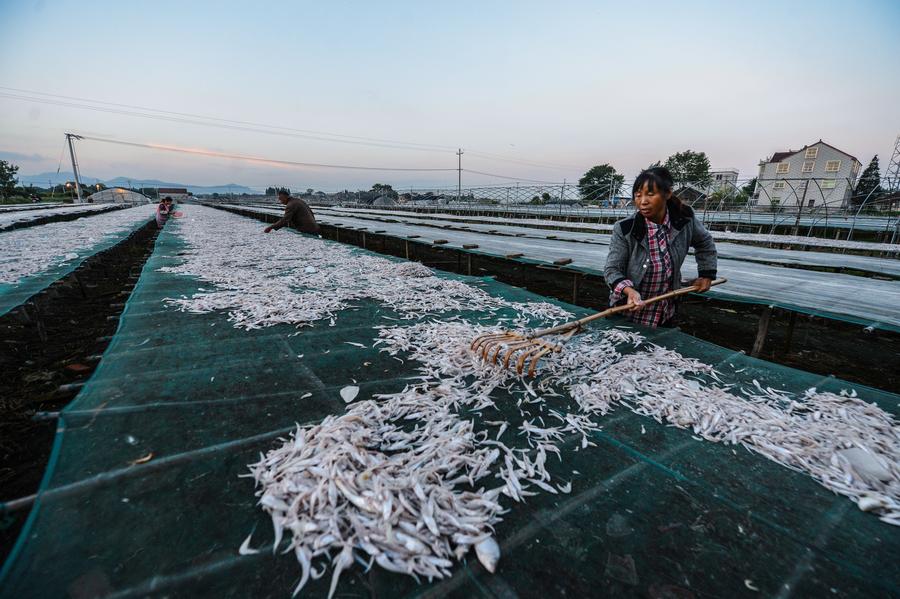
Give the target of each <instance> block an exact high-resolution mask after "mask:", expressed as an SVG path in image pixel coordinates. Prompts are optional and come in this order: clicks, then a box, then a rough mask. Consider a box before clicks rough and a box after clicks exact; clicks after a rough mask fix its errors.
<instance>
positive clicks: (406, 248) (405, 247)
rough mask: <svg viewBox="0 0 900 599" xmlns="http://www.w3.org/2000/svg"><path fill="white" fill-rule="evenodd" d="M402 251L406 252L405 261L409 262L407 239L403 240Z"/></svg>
mask: <svg viewBox="0 0 900 599" xmlns="http://www.w3.org/2000/svg"><path fill="white" fill-rule="evenodd" d="M403 245H404V249H405V250H406V259H407V260H409V239H404V240H403Z"/></svg>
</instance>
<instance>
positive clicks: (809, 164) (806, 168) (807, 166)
mask: <svg viewBox="0 0 900 599" xmlns="http://www.w3.org/2000/svg"><path fill="white" fill-rule="evenodd" d="M814 168H816V161H815V160H807V161H806V162H804V163H803V170H802V171H801V172H804V173H811V172H813V169H814Z"/></svg>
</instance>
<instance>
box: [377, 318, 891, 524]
mask: <svg viewBox="0 0 900 599" xmlns="http://www.w3.org/2000/svg"><path fill="white" fill-rule="evenodd" d="M469 331H471V327H470V326H460V324H459V323H447V322H443V323H438V322H433V323H421V324H418V325H414V326H412V327H404V328H391V329H382V331H381V336H382V343H383V345H384V346H385V349H386V350H387V351H391V352H392V353H395V352H401V351H402V352H408V353H410V354H411V356H412V357H413V358H414V359H416V360H418V361H420V362H422V363H423V364H424V365H425V366H424V367H423V369H422V372H423V373H432V376H434V375H435V374H436V376H437V378H436V379H435V380H440V381H445V380H447V379H448V378H452V379H454V380H459V379H460V378H466V377H469V378H471V377H473V376H474V380H472V381H471V382H469V383H468V384H469V388H470V390H471V392H472V393H473V394H479V395H484V394H485V392H486V391H487V393H489V392H490V390H492V389H493V388H496V387H498V386H501V385H503V384H505V383H508V382H509V381H510V378H511V377H512V378H513V379H514V382H513V385H514V386H518V387H521V388H522V391H521V393H523V394H526V395H527V394H529V393H531V394H532V395H535V396H537V395H547V394H548V393H553V390H554V389H557V388H562V389H564V390H565V391H566V392H567V393H568V394H569V396H570V397H571V399H573V400H574V401H575V402H576V404H577V406H578V409H579V410H580V411H581V412H582V414H583V415H585V416H591V415H595V414H598V415H602V414H606V413H607V412H609V411H610V410H611V409H612V408H613V407H614V406H615V404H618V403H621V404H624V405H626V406H628V407H629V408H631V409H632V410H633V411H634V412H636V413H638V414H642V415H645V416H650V417H652V418H654V419H655V420H656V421H658V422H664V423H668V424H672V425H674V426H677V427H679V428H686V429H691V430H692V431H693V432H694V433H695V434H696V435H699V436H700V437H702V438H704V439H706V440H709V441H716V442H723V443H729V444H741V445H743V446H745V447H747V448H748V449H750V450H752V451H754V452H757V453H760V454H762V455H764V456H766V457H767V458H769V459H771V460H773V461H775V462H777V463H779V464H781V465H783V466H786V467H788V468H791V469H794V470H798V471H800V472H805V473H807V474H808V475H810V476H812V477H813V478H814V479H816V480H817V481H819V482H820V483H821V484H822V485H824V486H825V487H827V488H828V489H830V490H832V491H835V492H837V493H841V494H843V495H846V496H848V497H850V498H852V499H853V500H854V501H856V502H857V505H858V506H859V507H860V509H862V510H865V511H873V512H875V513H877V514H878V515H879V516H880V519H881V520H882V521H884V522H887V523H889V524H894V525H900V428H898V426H897V422H896V420H895V418H894V417H893V416H892V415H891V414H890V413H888V412H885V411H884V410H882V409H881V408H879V407H878V406H877V405H875V404H872V403H868V402H866V401H863V400H862V399H860V398H859V397H857V396H856V392H855V391H849V392H847V391H844V392H842V393H841V394H835V393H828V392H819V391H817V390H816V389H808V390H807V391H806V392H805V393H804V394H803V395H802V396H799V397H798V396H796V395H795V394H791V393H788V392H786V391H780V390H775V389H772V388H764V387H763V386H762V385H760V384H759V383H758V382H757V381H754V385H753V386H752V387H751V388H741V389H735V388H733V386H730V385H725V384H724V383H721V381H720V377H719V375H718V373H716V371H715V369H714V368H713V367H712V366H709V365H707V364H704V363H703V362H700V361H699V360H696V359H692V358H686V357H684V356H682V355H681V354H679V353H678V352H675V351H672V350H668V349H665V348H662V347H659V346H656V345H650V346H649V347H648V348H647V349H645V350H644V351H640V352H637V353H631V354H628V355H624V356H622V355H619V353H618V352H617V351H616V349H615V348H614V347H612V345H611V342H614V343H617V344H625V345H632V346H634V347H639V346H641V344H642V339H641V337H640V335H638V334H636V333H633V332H627V331H623V330H617V329H608V330H604V331H598V332H595V333H591V334H585V335H582V336H580V337H576V338H575V339H574V340H573V341H570V342H569V344H568V346H567V349H566V351H565V352H563V353H561V354H551V355H549V356H548V357H547V359H546V361H545V362H544V363H543V366H542V376H541V377H540V379H539V380H538V381H537V382H536V383H534V387H533V388H532V387H531V386H530V384H529V383H528V382H527V381H522V380H518V379H515V378H514V377H513V375H511V374H510V373H509V372H508V371H506V370H505V369H496V368H491V367H485V366H481V365H479V364H478V363H477V361H476V360H475V359H474V358H473V357H472V356H471V354H469V353H468V352H467V351H466V347H467V345H466V344H467V340H469V339H470V338H471V333H469ZM591 422H593V421H591Z"/></svg>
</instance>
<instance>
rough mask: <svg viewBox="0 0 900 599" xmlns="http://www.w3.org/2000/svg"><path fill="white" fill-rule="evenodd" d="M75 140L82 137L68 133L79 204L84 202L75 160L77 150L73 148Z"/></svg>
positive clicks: (67, 138) (67, 139)
mask: <svg viewBox="0 0 900 599" xmlns="http://www.w3.org/2000/svg"><path fill="white" fill-rule="evenodd" d="M73 139H81V136H80V135H74V134H72V133H66V141H67V142H69V156H70V157H71V158H72V172H73V173H74V174H75V192H76V193H77V194H78V203H79V204H81V203H83V202H84V199H83V198H82V197H81V181H80V179H79V177H78V162H77V161H76V160H75V148H74V147H73V146H72V140H73Z"/></svg>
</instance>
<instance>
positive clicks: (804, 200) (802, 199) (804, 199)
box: [791, 179, 809, 235]
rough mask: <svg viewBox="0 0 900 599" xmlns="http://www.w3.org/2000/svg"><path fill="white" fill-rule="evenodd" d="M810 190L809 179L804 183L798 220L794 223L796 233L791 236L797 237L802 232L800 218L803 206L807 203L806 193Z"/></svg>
mask: <svg viewBox="0 0 900 599" xmlns="http://www.w3.org/2000/svg"><path fill="white" fill-rule="evenodd" d="M808 189H809V179H807V180H806V181H804V182H803V197H801V198H800V207H799V208H798V210H797V220H795V221H794V231H793V232H792V233H791V235H796V234H797V233H798V232H799V231H800V216H801V215H802V214H803V204H804V203H805V202H806V191H807V190H808Z"/></svg>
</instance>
